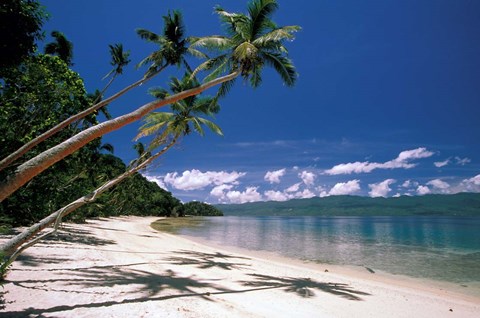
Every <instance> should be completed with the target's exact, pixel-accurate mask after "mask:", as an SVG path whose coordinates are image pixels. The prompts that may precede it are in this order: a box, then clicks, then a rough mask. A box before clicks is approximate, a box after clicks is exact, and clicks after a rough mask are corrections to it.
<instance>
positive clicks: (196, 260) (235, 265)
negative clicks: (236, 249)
mask: <svg viewBox="0 0 480 318" xmlns="http://www.w3.org/2000/svg"><path fill="white" fill-rule="evenodd" d="M174 253H175V254H179V255H180V256H173V257H170V258H168V259H167V261H168V262H169V263H171V264H173V265H193V266H196V267H198V268H201V269H209V268H219V269H223V270H233V269H245V268H247V267H249V266H250V264H246V263H240V262H231V261H227V260H231V259H242V260H249V258H247V257H242V256H235V255H230V254H224V253H220V252H216V253H204V252H196V251H188V250H179V251H175V252H174Z"/></svg>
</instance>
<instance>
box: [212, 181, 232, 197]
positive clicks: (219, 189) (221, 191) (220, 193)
mask: <svg viewBox="0 0 480 318" xmlns="http://www.w3.org/2000/svg"><path fill="white" fill-rule="evenodd" d="M232 188H233V185H231V184H221V185H219V186H216V187H214V188H213V189H212V190H211V191H210V195H212V196H214V197H217V198H224V197H225V191H228V190H231V189H232Z"/></svg>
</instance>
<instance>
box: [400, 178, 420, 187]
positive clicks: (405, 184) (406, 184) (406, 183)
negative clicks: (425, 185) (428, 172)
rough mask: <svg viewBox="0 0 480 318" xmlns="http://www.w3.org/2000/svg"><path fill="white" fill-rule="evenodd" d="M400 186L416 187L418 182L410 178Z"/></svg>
mask: <svg viewBox="0 0 480 318" xmlns="http://www.w3.org/2000/svg"><path fill="white" fill-rule="evenodd" d="M402 187H404V188H410V187H418V182H417V181H412V180H407V181H405V182H404V183H402Z"/></svg>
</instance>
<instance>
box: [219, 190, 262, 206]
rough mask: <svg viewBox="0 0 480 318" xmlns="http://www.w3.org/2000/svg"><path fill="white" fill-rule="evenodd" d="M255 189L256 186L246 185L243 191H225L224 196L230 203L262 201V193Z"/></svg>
mask: <svg viewBox="0 0 480 318" xmlns="http://www.w3.org/2000/svg"><path fill="white" fill-rule="evenodd" d="M257 190H258V187H247V188H246V189H245V191H228V192H226V193H225V198H226V199H228V202H230V203H247V202H256V201H262V195H261V194H260V193H259V192H258V191H257Z"/></svg>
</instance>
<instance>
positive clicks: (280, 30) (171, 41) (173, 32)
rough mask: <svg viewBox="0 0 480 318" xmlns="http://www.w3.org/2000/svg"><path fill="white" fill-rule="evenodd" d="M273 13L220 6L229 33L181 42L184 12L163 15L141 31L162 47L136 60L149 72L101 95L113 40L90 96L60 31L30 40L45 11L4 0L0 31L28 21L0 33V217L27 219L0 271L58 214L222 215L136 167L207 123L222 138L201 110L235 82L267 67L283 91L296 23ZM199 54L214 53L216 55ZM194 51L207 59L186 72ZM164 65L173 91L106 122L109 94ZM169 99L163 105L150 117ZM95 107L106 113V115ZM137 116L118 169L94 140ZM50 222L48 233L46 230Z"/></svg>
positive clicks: (121, 60)
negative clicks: (128, 154)
mask: <svg viewBox="0 0 480 318" xmlns="http://www.w3.org/2000/svg"><path fill="white" fill-rule="evenodd" d="M277 8H278V5H277V2H276V1H275V0H253V1H251V2H250V3H249V4H248V8H247V9H248V12H247V13H246V14H241V13H229V12H227V11H225V10H223V9H221V8H219V7H217V8H216V12H217V13H218V15H219V16H220V19H221V21H222V22H223V24H224V25H225V27H226V33H227V35H226V36H207V37H186V36H185V27H184V25H183V19H182V15H181V14H180V12H178V11H172V12H171V13H168V14H167V15H166V16H164V17H163V22H164V28H163V32H162V33H161V34H156V33H154V32H151V31H148V30H145V29H138V30H137V33H138V35H139V36H140V37H141V38H142V39H145V40H147V41H148V42H151V43H154V44H155V45H156V46H157V47H158V48H157V50H156V51H154V52H153V53H151V54H149V55H148V56H147V57H146V58H144V59H143V60H142V61H141V62H140V63H139V64H138V65H137V67H138V68H141V67H143V66H146V67H147V71H146V72H145V74H144V75H143V76H142V77H141V78H140V79H139V80H138V81H137V82H135V83H133V84H131V85H129V86H127V87H125V88H124V89H122V90H120V91H118V92H116V93H114V94H112V95H111V96H110V97H107V98H105V99H104V94H105V93H106V91H107V90H108V88H109V87H110V84H111V83H112V81H113V80H114V79H115V78H116V77H117V76H119V75H121V74H122V73H123V72H124V70H125V68H126V66H127V65H128V63H129V62H130V59H129V52H128V51H125V50H124V48H123V46H122V45H121V44H115V45H110V46H109V50H110V53H111V57H112V59H111V62H110V63H111V65H112V67H113V69H112V71H111V72H109V73H108V74H107V75H106V76H105V78H108V77H109V78H110V80H109V82H108V83H107V85H106V86H105V87H104V88H103V89H102V90H96V91H95V92H94V93H91V94H89V93H88V92H87V91H86V89H85V86H84V83H83V80H82V78H81V77H80V75H79V74H77V73H75V72H73V71H72V70H71V69H70V67H71V66H72V65H73V49H74V46H73V44H72V43H71V42H70V41H68V39H67V38H66V36H65V35H64V34H63V33H61V32H60V31H54V32H52V33H51V36H52V38H53V42H51V43H48V44H47V45H45V52H44V54H42V53H40V52H38V51H37V50H36V42H35V41H37V40H42V39H43V37H44V35H43V32H42V30H41V27H42V25H43V22H44V21H45V19H46V18H47V14H46V13H45V12H44V11H42V10H43V9H41V6H40V4H39V3H38V1H37V0H9V1H5V2H4V3H2V5H1V6H0V14H1V16H2V23H1V24H2V28H3V24H4V22H3V21H11V20H14V19H19V20H22V21H20V22H19V23H20V24H19V25H21V24H22V23H24V26H25V27H23V28H19V29H18V30H15V32H18V33H19V34H20V36H17V37H16V39H19V40H18V41H17V42H15V41H13V42H12V41H10V42H8V41H7V40H8V39H7V40H5V41H7V42H6V43H7V44H5V43H3V41H4V40H0V41H2V43H1V45H2V48H3V47H4V46H5V45H9V46H13V47H12V48H11V49H12V52H13V51H15V52H21V54H20V53H18V54H17V56H21V58H20V59H15V58H11V59H10V60H7V61H3V60H2V64H1V65H0V77H1V78H0V105H1V108H0V142H1V147H0V159H1V161H0V220H1V221H2V222H3V223H4V224H10V225H14V226H15V225H30V224H32V223H33V225H31V226H30V227H29V228H27V230H25V231H23V232H22V233H20V234H19V235H17V236H15V237H14V238H12V239H11V240H9V241H8V242H6V243H5V244H3V245H2V247H1V251H2V252H4V253H5V256H6V257H7V259H6V260H5V261H4V263H3V269H5V268H6V266H8V264H10V263H11V262H12V261H13V260H14V258H15V257H16V256H17V255H18V254H19V253H20V252H21V251H23V250H24V249H25V248H27V247H29V246H31V245H33V244H35V243H36V242H37V241H38V240H39V239H42V238H43V237H45V236H46V235H49V234H51V233H53V232H55V231H56V229H57V227H58V224H59V223H60V222H61V221H62V219H63V218H65V217H69V218H70V219H75V220H78V221H82V220H84V219H85V218H88V217H99V216H111V215H121V214H134V215H145V214H149V215H166V216H183V215H202V214H208V215H220V214H221V212H219V211H218V210H217V209H215V208H213V207H211V206H209V205H207V204H204V203H198V202H192V203H187V204H182V203H181V202H180V201H179V200H178V199H175V198H174V197H173V196H172V195H171V194H170V193H168V192H167V191H165V190H163V189H160V188H159V187H158V185H156V184H155V183H152V182H148V181H147V180H146V179H145V178H144V177H143V176H142V175H141V174H139V171H141V170H143V169H145V167H146V166H147V165H148V164H150V163H151V162H152V161H153V160H155V159H156V158H158V157H159V156H161V155H163V154H164V153H165V152H166V151H168V150H169V149H170V148H171V147H172V146H173V145H174V144H175V143H177V142H179V141H180V140H181V139H182V138H183V137H184V136H186V135H188V134H190V133H191V132H193V131H195V132H198V133H200V134H201V135H203V134H204V128H205V127H207V128H209V129H210V130H212V131H213V132H214V133H217V134H221V133H222V132H221V129H220V128H219V127H218V126H217V125H215V124H214V123H213V122H211V121H210V120H208V119H206V118H205V117H208V116H210V115H212V114H215V113H217V112H218V111H219V110H220V107H219V98H220V97H222V96H223V95H225V94H226V93H227V92H228V90H229V89H230V88H231V87H232V83H233V82H234V80H235V79H236V78H237V77H243V78H244V79H245V80H247V81H248V82H249V83H250V84H251V85H252V86H253V87H257V86H258V85H259V84H260V83H261V80H262V78H261V72H262V70H263V68H264V66H271V67H273V68H274V69H275V70H276V71H277V72H278V73H279V74H280V76H281V78H282V79H283V81H284V83H285V84H286V85H287V86H291V85H293V84H294V83H295V80H296V77H297V74H296V72H295V69H294V67H293V64H292V62H291V61H290V60H289V58H288V51H287V49H286V47H285V46H284V42H285V41H286V40H292V39H293V33H294V32H296V31H298V30H299V27H297V26H287V27H278V26H277V25H276V24H275V23H274V22H273V21H272V20H271V16H272V14H273V13H274V12H275V10H276V9H277ZM15 10H20V11H21V12H22V14H21V15H18V14H17V12H16V11H15ZM3 18H5V19H3ZM2 39H6V38H2ZM9 49H10V48H9ZM203 51H206V52H207V53H209V54H210V53H212V52H213V57H211V56H208V55H207V53H204V52H203ZM190 56H193V57H196V58H202V59H205V60H206V61H205V62H203V63H200V64H199V66H197V67H196V68H192V67H190V63H191V60H190ZM168 66H176V67H178V68H183V69H184V70H185V76H184V77H183V78H182V79H176V78H172V80H171V85H170V92H169V91H167V90H164V89H158V88H157V89H154V90H152V94H153V95H154V96H155V97H156V100H154V101H152V102H149V103H147V104H145V105H142V106H139V107H138V108H137V109H136V110H134V111H132V112H130V113H127V114H124V115H121V116H119V117H116V118H110V115H109V112H108V110H107V108H106V106H107V105H109V107H112V105H111V103H112V102H114V101H115V100H116V99H118V98H120V97H121V96H122V95H123V94H125V93H126V92H128V91H129V90H131V89H133V88H135V87H138V86H139V85H141V84H144V83H146V82H147V81H149V80H151V79H152V78H153V77H154V76H155V75H157V74H158V73H159V72H161V71H163V70H164V69H166V68H167V67H168ZM204 74H206V76H204V78H203V80H202V81H199V80H198V79H197V78H198V77H199V76H201V75H202V76H203V75H204ZM215 86H218V87H219V90H218V93H217V95H216V96H214V97H202V96H200V94H201V93H202V92H204V91H205V90H206V89H208V88H211V87H215ZM167 105H170V108H171V112H153V111H154V110H157V109H158V108H160V107H163V106H167ZM99 111H102V112H103V114H104V115H105V118H106V120H104V121H103V122H100V119H99V118H100V117H98V114H99ZM142 118H145V124H144V126H142V128H141V130H140V131H139V135H138V138H142V137H145V136H148V137H149V139H150V143H149V145H148V146H146V147H145V146H144V145H143V144H141V143H138V144H136V145H135V148H136V149H137V150H138V152H139V158H138V159H136V160H134V161H132V162H131V163H129V165H126V164H125V163H123V162H122V161H121V160H120V159H119V158H117V157H115V156H114V155H113V154H112V152H113V150H114V148H113V146H112V145H108V144H103V142H102V136H103V135H104V134H106V133H108V132H111V131H114V130H117V129H120V128H121V127H123V126H125V125H127V124H129V123H132V122H134V121H138V120H141V119H142ZM157 148H159V149H160V150H157ZM120 182H122V183H120ZM117 185H118V186H117ZM114 186H115V187H114ZM79 195H80V197H79ZM74 211H75V213H72V212H74ZM47 227H52V229H51V230H50V231H46V232H45V231H43V232H42V230H44V229H45V228H47Z"/></svg>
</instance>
